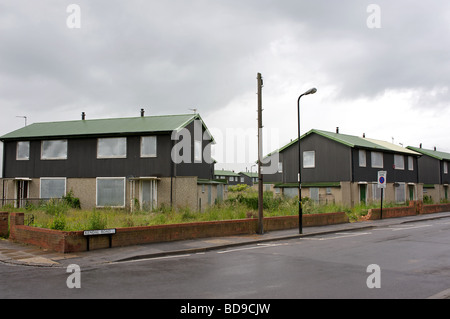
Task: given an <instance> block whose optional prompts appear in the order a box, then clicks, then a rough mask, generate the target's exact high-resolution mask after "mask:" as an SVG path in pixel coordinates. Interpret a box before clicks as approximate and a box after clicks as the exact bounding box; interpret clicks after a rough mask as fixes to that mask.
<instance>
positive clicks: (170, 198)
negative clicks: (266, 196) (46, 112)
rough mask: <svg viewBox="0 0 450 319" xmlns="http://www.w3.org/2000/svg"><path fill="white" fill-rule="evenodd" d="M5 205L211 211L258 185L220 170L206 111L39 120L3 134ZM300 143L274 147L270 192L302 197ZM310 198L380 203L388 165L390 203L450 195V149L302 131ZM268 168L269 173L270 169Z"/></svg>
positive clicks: (247, 176) (251, 177) (252, 178)
mask: <svg viewBox="0 0 450 319" xmlns="http://www.w3.org/2000/svg"><path fill="white" fill-rule="evenodd" d="M0 140H1V141H2V142H3V172H2V173H3V175H2V176H3V178H2V180H1V184H0V190H1V196H2V197H1V204H2V205H8V204H9V205H14V206H16V207H20V206H24V205H26V204H27V203H35V202H38V201H40V200H45V199H49V198H60V197H62V196H63V195H65V194H66V193H67V192H69V191H72V192H73V195H74V196H76V197H78V198H80V201H81V205H82V207H83V208H92V207H122V208H128V209H132V210H134V209H137V208H139V209H154V208H156V207H159V206H162V205H167V206H175V207H180V206H188V207H190V208H192V209H197V210H200V211H201V210H203V209H204V208H205V207H207V206H209V205H212V204H213V203H215V202H217V201H221V200H223V199H224V198H226V196H227V187H228V185H236V184H247V185H250V186H253V185H254V184H255V183H257V181H258V180H257V174H256V173H253V172H240V173H235V172H232V171H225V170H215V169H214V168H215V164H216V163H215V161H214V159H212V157H211V145H212V144H214V143H215V141H214V138H213V136H212V135H211V134H210V133H209V130H208V128H207V126H206V124H205V123H204V121H203V120H202V118H201V117H200V115H199V114H187V115H186V114H183V115H168V116H144V111H143V110H141V116H140V117H133V118H115V119H97V120H86V118H85V114H84V113H83V115H82V118H81V120H76V121H63V122H45V123H34V124H31V125H28V126H26V127H23V128H21V129H18V130H16V131H13V132H10V133H8V134H6V135H4V136H2V137H0ZM298 154H299V152H298V140H293V141H291V142H290V143H288V144H287V145H285V146H284V147H282V148H280V149H278V150H276V151H274V152H272V153H271V154H269V155H268V156H267V158H266V161H267V160H268V161H273V160H277V161H278V163H276V164H277V167H278V171H277V172H276V173H273V174H264V179H263V181H264V183H265V190H273V191H274V192H275V193H276V194H280V195H284V196H291V197H292V196H297V195H298V191H297V187H298V182H297V181H298V164H299V157H298V156H299V155H298ZM301 154H302V171H301V174H302V188H303V189H304V191H303V193H302V194H303V196H308V197H310V198H312V199H313V200H315V201H318V202H335V203H343V204H347V205H356V204H359V203H367V202H371V201H377V200H379V199H380V190H379V189H378V188H377V187H376V180H377V173H378V171H380V170H384V171H387V180H388V184H387V189H386V200H387V201H396V202H405V201H407V200H415V199H423V198H424V196H427V198H431V199H433V200H434V201H435V202H439V201H442V200H447V199H448V187H449V186H448V185H449V180H450V178H449V172H448V166H449V163H450V154H448V153H443V152H439V151H437V150H425V149H422V148H421V147H417V148H416V147H407V148H403V147H400V146H398V145H394V144H392V143H387V142H384V141H379V140H374V139H369V138H365V137H357V136H352V135H346V134H340V133H339V132H338V131H336V132H326V131H321V130H311V131H309V132H308V133H306V134H305V135H303V136H302V137H301ZM263 172H264V170H263Z"/></svg>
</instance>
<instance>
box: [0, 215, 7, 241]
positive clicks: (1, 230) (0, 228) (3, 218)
mask: <svg viewBox="0 0 450 319" xmlns="http://www.w3.org/2000/svg"><path fill="white" fill-rule="evenodd" d="M8 217H9V213H6V212H0V237H8V234H9V223H8Z"/></svg>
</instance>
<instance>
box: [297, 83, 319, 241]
mask: <svg viewBox="0 0 450 319" xmlns="http://www.w3.org/2000/svg"><path fill="white" fill-rule="evenodd" d="M316 92H317V89H316V88H312V89H309V90H308V91H306V92H305V93H303V94H302V95H300V96H299V97H298V101H297V110H298V231H299V233H300V234H302V233H303V207H302V175H301V173H302V164H301V163H302V161H301V158H302V153H301V151H300V99H301V97H302V96H304V95H309V94H314V93H316Z"/></svg>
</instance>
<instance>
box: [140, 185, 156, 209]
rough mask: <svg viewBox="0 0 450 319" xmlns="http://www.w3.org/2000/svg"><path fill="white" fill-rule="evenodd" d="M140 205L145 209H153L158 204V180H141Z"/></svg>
mask: <svg viewBox="0 0 450 319" xmlns="http://www.w3.org/2000/svg"><path fill="white" fill-rule="evenodd" d="M140 186H141V187H140V189H141V191H140V196H139V200H140V205H141V209H142V210H143V211H151V210H153V209H155V208H156V207H157V205H158V186H157V181H156V180H141V185H140Z"/></svg>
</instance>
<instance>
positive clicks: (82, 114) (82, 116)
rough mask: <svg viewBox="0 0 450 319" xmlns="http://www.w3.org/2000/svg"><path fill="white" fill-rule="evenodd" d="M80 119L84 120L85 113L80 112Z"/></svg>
mask: <svg viewBox="0 0 450 319" xmlns="http://www.w3.org/2000/svg"><path fill="white" fill-rule="evenodd" d="M81 119H82V120H83V121H84V120H85V119H86V113H84V112H82V113H81Z"/></svg>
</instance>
